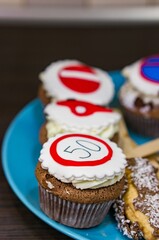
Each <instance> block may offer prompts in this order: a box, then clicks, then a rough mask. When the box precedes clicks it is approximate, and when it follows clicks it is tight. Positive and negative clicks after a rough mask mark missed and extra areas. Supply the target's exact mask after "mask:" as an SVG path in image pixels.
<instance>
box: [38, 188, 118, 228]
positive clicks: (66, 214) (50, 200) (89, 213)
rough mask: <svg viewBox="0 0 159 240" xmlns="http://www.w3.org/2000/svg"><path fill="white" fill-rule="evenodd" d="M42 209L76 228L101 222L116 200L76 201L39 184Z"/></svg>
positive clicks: (50, 215)
mask: <svg viewBox="0 0 159 240" xmlns="http://www.w3.org/2000/svg"><path fill="white" fill-rule="evenodd" d="M39 191H40V206H41V209H42V210H43V211H44V212H45V214H46V215H48V216H49V217H50V218H52V219H54V220H55V221H57V222H60V223H62V224H64V225H67V226H70V227H74V228H90V227H94V226H96V225H98V224H100V223H101V222H102V221H103V219H104V218H105V216H106V214H107V213H108V211H109V209H110V207H111V205H112V203H113V202H114V200H111V201H107V202H104V203H90V204H85V203H75V202H71V201H68V200H64V199H61V198H59V197H58V196H55V195H53V194H52V193H49V192H48V191H47V190H46V189H44V188H43V187H41V186H39Z"/></svg>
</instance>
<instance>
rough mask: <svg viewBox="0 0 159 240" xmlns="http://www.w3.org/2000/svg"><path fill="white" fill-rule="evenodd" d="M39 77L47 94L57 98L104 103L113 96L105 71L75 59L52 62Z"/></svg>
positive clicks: (111, 86)
mask: <svg viewBox="0 0 159 240" xmlns="http://www.w3.org/2000/svg"><path fill="white" fill-rule="evenodd" d="M39 77H40V79H41V81H42V82H43V86H44V89H45V90H46V91H47V94H48V96H49V97H52V98H56V99H58V100H63V99H79V100H84V101H88V102H93V103H96V104H100V105H105V104H108V103H109V102H110V101H111V100H112V98H113V96H114V85H113V83H112V79H111V77H110V76H109V75H108V74H107V73H106V72H105V71H103V70H100V69H98V68H93V67H89V66H86V65H85V64H83V63H81V62H79V61H77V60H63V61H58V62H55V63H52V64H51V65H49V66H48V67H47V68H46V70H45V71H44V72H42V73H41V74H40V75H39Z"/></svg>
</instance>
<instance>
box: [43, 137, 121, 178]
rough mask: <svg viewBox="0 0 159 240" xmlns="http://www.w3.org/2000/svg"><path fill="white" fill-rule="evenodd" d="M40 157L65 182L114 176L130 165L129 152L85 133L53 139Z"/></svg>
mask: <svg viewBox="0 0 159 240" xmlns="http://www.w3.org/2000/svg"><path fill="white" fill-rule="evenodd" d="M39 160H40V161H41V162H42V167H43V168H44V169H48V172H49V173H50V174H52V175H53V176H55V177H56V178H58V179H59V180H61V181H64V182H70V181H71V180H95V179H103V178H105V177H108V178H112V177H113V176H114V175H118V174H121V172H123V170H124V168H125V166H126V160H125V155H124V154H123V152H122V150H121V149H120V148H119V147H118V146H117V145H116V144H115V143H114V142H111V141H110V140H109V139H107V140H104V139H102V138H99V137H95V136H92V135H87V134H81V133H74V134H72V133H65V134H60V135H56V136H55V137H52V138H50V139H49V140H48V141H47V142H46V143H45V144H44V145H43V148H42V150H41V154H40V158H39Z"/></svg>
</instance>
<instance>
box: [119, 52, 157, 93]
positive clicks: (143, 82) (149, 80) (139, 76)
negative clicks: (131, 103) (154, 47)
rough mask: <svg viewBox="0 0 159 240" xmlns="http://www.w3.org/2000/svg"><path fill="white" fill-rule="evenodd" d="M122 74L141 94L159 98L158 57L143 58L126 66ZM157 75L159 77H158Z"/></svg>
mask: <svg viewBox="0 0 159 240" xmlns="http://www.w3.org/2000/svg"><path fill="white" fill-rule="evenodd" d="M155 60H156V61H155ZM147 72H148V73H147ZM122 73H123V75H124V76H125V77H126V78H127V79H128V80H129V81H130V83H131V84H132V86H134V87H135V88H136V89H137V90H138V91H139V92H141V93H143V94H147V95H152V96H158V94H159V56H158V55H156V56H150V57H148V58H143V59H141V60H139V61H137V62H135V63H133V64H131V65H129V66H126V67H125V68H124V69H123V70H122ZM157 75H158V77H156V76H157ZM155 77H156V79H155Z"/></svg>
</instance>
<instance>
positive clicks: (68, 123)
mask: <svg viewBox="0 0 159 240" xmlns="http://www.w3.org/2000/svg"><path fill="white" fill-rule="evenodd" d="M44 113H45V114H46V119H47V120H46V123H45V124H44V125H43V126H42V128H41V130H40V142H41V143H42V144H43V143H44V142H46V141H47V140H48V138H50V137H54V136H55V135H56V134H59V133H65V132H67V133H68V132H70V133H74V132H81V133H85V134H91V135H96V136H99V137H103V138H105V139H107V138H109V139H111V140H112V141H115V142H116V143H117V142H118V141H119V134H118V132H119V121H120V118H121V115H120V113H118V112H116V111H114V110H113V109H110V108H106V107H101V106H97V105H95V104H92V103H88V102H84V101H77V100H64V101H54V102H52V103H50V104H48V105H47V106H46V107H45V109H44Z"/></svg>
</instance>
